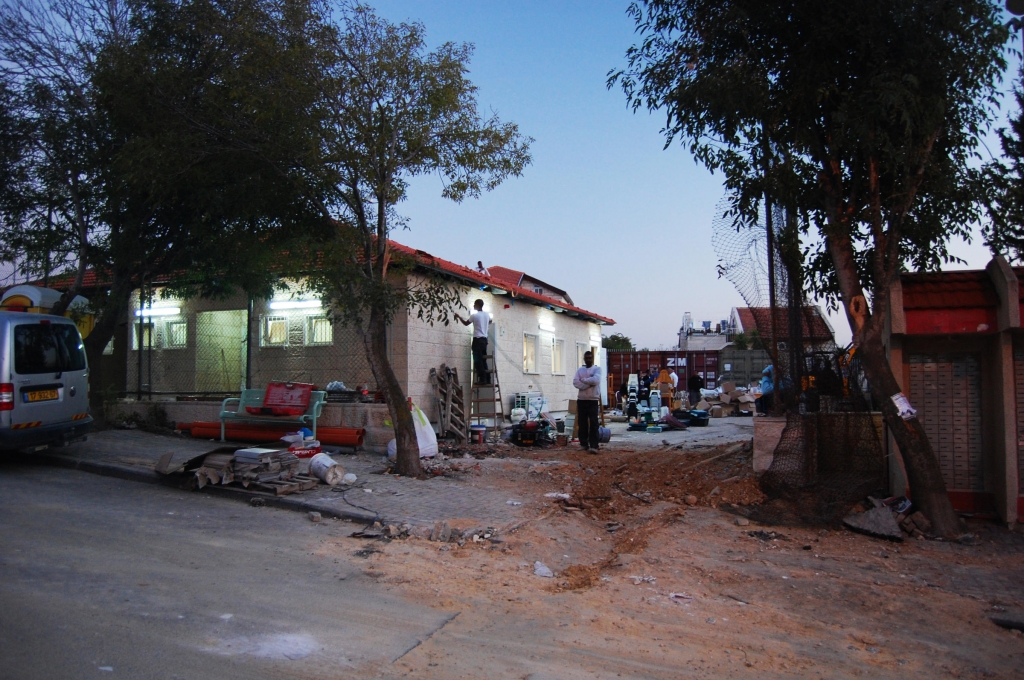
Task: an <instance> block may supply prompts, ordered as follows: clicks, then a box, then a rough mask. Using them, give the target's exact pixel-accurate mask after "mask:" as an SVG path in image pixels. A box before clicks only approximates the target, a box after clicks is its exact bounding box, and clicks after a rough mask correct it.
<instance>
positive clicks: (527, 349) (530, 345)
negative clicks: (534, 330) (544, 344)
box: [523, 333, 537, 373]
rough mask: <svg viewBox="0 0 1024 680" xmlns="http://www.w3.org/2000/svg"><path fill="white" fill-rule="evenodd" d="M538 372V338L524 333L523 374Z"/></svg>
mask: <svg viewBox="0 0 1024 680" xmlns="http://www.w3.org/2000/svg"><path fill="white" fill-rule="evenodd" d="M536 372H537V336H536V335H532V334H530V333H523V373H536Z"/></svg>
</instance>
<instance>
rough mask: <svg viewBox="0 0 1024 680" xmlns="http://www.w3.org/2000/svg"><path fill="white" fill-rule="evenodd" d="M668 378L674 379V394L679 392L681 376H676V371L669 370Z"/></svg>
mask: <svg viewBox="0 0 1024 680" xmlns="http://www.w3.org/2000/svg"><path fill="white" fill-rule="evenodd" d="M668 377H669V378H671V379H672V394H675V393H676V392H678V391H679V376H678V375H676V369H674V368H670V369H668Z"/></svg>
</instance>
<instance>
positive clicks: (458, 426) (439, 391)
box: [430, 364, 469, 442]
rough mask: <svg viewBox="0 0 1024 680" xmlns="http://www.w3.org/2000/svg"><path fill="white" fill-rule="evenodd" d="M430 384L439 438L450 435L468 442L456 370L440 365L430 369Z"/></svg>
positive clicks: (463, 404) (464, 411) (464, 407)
mask: <svg viewBox="0 0 1024 680" xmlns="http://www.w3.org/2000/svg"><path fill="white" fill-rule="evenodd" d="M430 384H431V386H432V387H433V388H434V402H435V404H436V405H437V411H438V414H439V418H440V430H441V436H442V437H445V436H448V435H452V436H454V437H455V439H456V440H458V441H460V442H465V441H468V440H469V427H468V424H467V422H466V406H465V402H464V400H463V394H462V385H460V384H459V372H458V369H456V368H451V367H449V366H447V365H445V364H441V367H440V368H439V369H434V368H432V369H430Z"/></svg>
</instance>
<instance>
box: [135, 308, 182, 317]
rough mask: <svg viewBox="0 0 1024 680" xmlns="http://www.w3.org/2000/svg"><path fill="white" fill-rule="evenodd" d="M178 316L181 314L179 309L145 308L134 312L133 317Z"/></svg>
mask: <svg viewBox="0 0 1024 680" xmlns="http://www.w3.org/2000/svg"><path fill="white" fill-rule="evenodd" d="M178 314H181V307H146V308H145V309H136V310H135V316H177V315H178Z"/></svg>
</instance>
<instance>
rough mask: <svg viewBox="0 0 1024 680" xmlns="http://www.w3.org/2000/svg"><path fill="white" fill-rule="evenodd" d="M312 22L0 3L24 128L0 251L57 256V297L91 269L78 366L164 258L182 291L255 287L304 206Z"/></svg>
mask: <svg viewBox="0 0 1024 680" xmlns="http://www.w3.org/2000/svg"><path fill="white" fill-rule="evenodd" d="M321 24H322V22H320V21H319V18H318V17H317V16H316V15H314V14H313V13H312V12H311V8H310V5H309V4H308V3H304V2H296V3H291V2H288V1H287V0H281V1H280V2H278V1H277V0H222V1H219V2H214V1H212V0H182V1H173V0H123V1H122V0H112V1H101V0H49V2H39V1H38V0H12V2H10V3H7V4H5V6H4V7H3V8H2V9H0V54H2V55H3V57H4V59H5V61H4V64H3V75H4V76H5V84H6V85H7V87H6V88H5V89H4V92H3V93H4V94H5V97H4V101H5V103H7V104H8V105H7V106H5V107H4V110H5V111H7V110H10V111H12V112H13V114H12V116H13V120H15V121H16V122H17V123H18V126H15V127H13V128H12V130H13V133H20V135H21V136H20V137H18V139H21V140H24V144H23V146H22V151H21V153H19V154H17V156H16V158H15V160H16V162H15V163H14V164H13V165H12V166H11V167H13V168H14V169H16V170H17V172H16V173H15V177H16V179H17V180H18V181H17V182H15V183H11V184H9V185H5V187H3V189H2V190H0V196H2V197H3V200H2V201H0V207H2V208H3V215H2V217H3V223H2V227H3V230H4V234H5V239H4V246H5V248H6V250H5V252H4V253H3V256H4V257H6V258H7V259H8V260H12V261H15V262H16V263H17V264H18V265H19V266H20V267H21V268H22V270H23V271H24V272H25V273H27V274H29V275H33V274H34V275H39V276H41V277H42V278H44V279H45V278H46V277H47V276H48V275H50V274H51V273H53V272H55V271H59V270H61V269H64V270H65V271H71V272H73V276H72V277H71V281H70V284H68V285H66V286H65V287H64V296H63V301H64V303H65V304H66V302H68V301H70V300H71V299H72V298H73V297H74V295H76V294H78V293H79V291H80V289H81V285H82V278H83V275H84V273H85V271H86V269H87V268H92V269H94V270H95V271H96V272H97V273H98V275H99V276H100V277H101V279H105V283H106V287H105V290H104V291H103V292H99V293H97V294H96V295H94V297H93V300H92V303H93V307H94V310H95V312H96V324H95V326H94V329H93V331H92V333H91V334H90V335H89V336H88V337H87V338H86V340H85V347H86V351H87V354H88V356H89V360H90V362H91V364H92V365H93V367H94V368H93V375H94V377H98V376H99V367H100V362H99V357H100V354H101V352H102V351H103V348H104V347H105V346H106V344H107V343H108V342H109V340H110V338H111V337H112V335H113V333H114V331H115V328H116V326H117V324H118V323H120V322H122V321H123V314H124V310H125V309H126V308H127V307H128V303H129V300H130V298H131V295H132V293H133V291H135V290H140V289H143V288H144V287H145V286H146V284H147V283H150V282H153V281H154V280H156V281H159V280H160V279H162V278H164V279H166V278H168V277H172V276H173V277H174V278H175V279H176V280H177V281H178V282H179V284H181V285H182V286H183V287H185V288H188V289H189V290H190V291H191V292H195V293H202V294H217V293H221V292H224V291H225V290H226V289H227V288H228V287H229V286H230V285H231V284H241V285H243V286H246V287H248V288H251V289H262V290H264V291H265V290H266V286H267V279H268V277H267V273H268V268H267V267H266V266H261V262H262V261H263V260H264V259H265V258H267V257H268V256H269V254H270V253H271V252H272V248H271V247H272V246H273V243H274V238H276V237H278V236H279V235H280V234H281V233H282V232H284V231H286V230H283V229H282V228H281V227H282V225H289V224H298V223H300V222H301V221H302V220H303V218H304V217H309V216H312V217H313V218H314V219H317V218H318V217H319V213H318V212H317V211H316V209H315V206H314V207H313V208H312V209H311V210H307V209H306V207H307V206H309V205H311V204H309V203H308V199H305V198H303V197H305V196H307V195H309V194H310V193H315V192H312V191H310V190H309V187H308V181H307V175H306V174H304V173H305V171H304V168H305V165H306V162H305V156H306V155H308V154H309V153H313V154H314V155H315V153H316V150H317V145H316V142H315V139H316V136H315V135H313V134H309V131H310V130H315V129H316V122H315V121H314V120H313V119H312V118H311V117H310V116H309V115H308V112H309V110H310V109H311V108H312V107H311V101H312V100H313V99H315V97H316V92H315V90H312V89H310V85H311V83H312V78H311V77H310V72H311V71H312V70H314V69H313V67H312V65H311V60H312V59H313V56H312V47H311V45H312V43H313V42H315V35H314V33H315V32H314V31H313V28H312V27H316V26H320V25H321ZM8 127H10V126H8ZM55 311H57V312H58V313H59V311H61V310H60V309H59V307H58V308H57V309H56V310H55ZM92 394H93V395H95V396H96V397H97V398H99V396H100V392H99V390H93V392H92Z"/></svg>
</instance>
